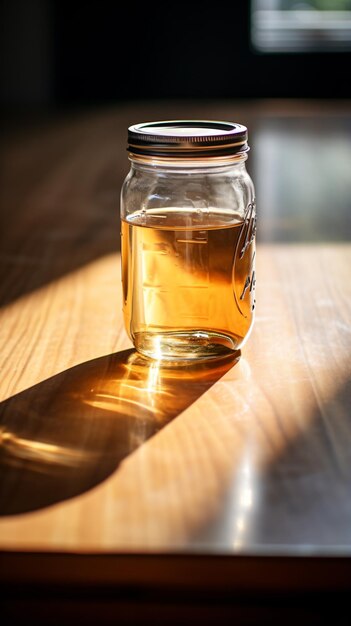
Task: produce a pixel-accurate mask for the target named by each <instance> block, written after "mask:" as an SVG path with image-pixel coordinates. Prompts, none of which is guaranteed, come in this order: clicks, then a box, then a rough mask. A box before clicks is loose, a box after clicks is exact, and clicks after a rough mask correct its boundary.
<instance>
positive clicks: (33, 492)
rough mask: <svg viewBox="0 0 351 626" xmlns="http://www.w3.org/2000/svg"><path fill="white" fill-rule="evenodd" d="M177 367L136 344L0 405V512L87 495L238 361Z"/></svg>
mask: <svg viewBox="0 0 351 626" xmlns="http://www.w3.org/2000/svg"><path fill="white" fill-rule="evenodd" d="M239 358H240V352H239V351H238V352H237V353H234V354H233V355H232V356H227V357H222V358H220V359H216V360H209V361H200V362H184V363H182V364H178V365H176V366H175V365H172V364H167V363H162V364H161V362H160V361H152V360H150V359H147V358H144V357H142V356H140V355H139V354H138V353H136V352H135V351H134V350H125V351H123V352H119V353H115V354H110V355H106V356H103V357H100V358H97V359H94V360H92V361H87V362H86V363H82V364H80V365H77V366H76V367H73V368H70V369H67V370H65V371H64V372H62V373H60V374H57V375H56V376H53V377H51V378H49V379H47V380H44V381H43V382H41V383H38V384H37V385H34V386H33V387H30V388H29V389H27V390H25V391H23V392H21V393H19V394H17V395H15V396H13V397H11V398H9V399H8V400H5V401H4V402H2V403H1V404H0V468H1V471H0V515H2V516H6V515H18V514H21V513H27V512H29V511H35V510H38V509H42V508H44V507H47V506H50V505H52V504H55V503H57V502H60V501H62V500H66V499H69V498H72V497H75V496H78V495H79V494H82V493H84V492H86V491H88V490H90V489H92V488H93V487H95V486H96V485H98V484H99V483H101V482H102V481H104V480H105V479H106V478H108V477H109V476H110V475H111V474H113V472H115V470H116V469H117V468H118V466H119V464H120V463H121V461H122V460H123V459H124V458H125V457H127V456H128V455H129V454H131V453H132V452H133V451H134V450H135V449H136V448H138V447H139V446H140V445H142V444H143V443H144V442H145V441H147V440H148V439H149V438H150V437H152V436H154V435H155V434H156V433H157V432H158V431H159V430H161V429H162V428H163V427H164V426H166V425H167V424H169V422H171V421H172V420H173V419H174V418H175V417H176V416H177V415H179V414H180V413H181V412H182V411H184V410H185V409H186V408H187V407H188V406H190V405H191V404H192V403H193V402H195V400H196V399H197V398H198V397H200V396H201V395H202V394H203V393H205V391H206V390H207V389H208V388H209V387H211V386H212V385H213V384H214V383H215V382H216V381H217V380H219V378H221V376H223V375H224V374H225V373H226V372H227V371H228V370H229V369H230V368H231V367H233V365H234V364H236V363H237V362H238V361H239Z"/></svg>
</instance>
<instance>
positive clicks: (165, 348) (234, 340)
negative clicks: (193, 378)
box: [134, 330, 243, 361]
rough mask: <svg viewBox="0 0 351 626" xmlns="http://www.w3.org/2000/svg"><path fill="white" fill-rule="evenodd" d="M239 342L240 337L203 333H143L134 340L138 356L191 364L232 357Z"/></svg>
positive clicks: (209, 332)
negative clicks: (200, 360)
mask: <svg viewBox="0 0 351 626" xmlns="http://www.w3.org/2000/svg"><path fill="white" fill-rule="evenodd" d="M242 342H243V338H242V337H236V336H228V335H225V334H223V333H219V332H215V331H204V330H191V331H190V330H189V331H178V332H177V331H175V332H168V333H167V332H166V333H162V332H154V333H150V332H143V333H136V334H135V336H134V345H135V348H136V350H137V351H138V352H140V353H141V354H143V355H144V356H147V357H149V358H151V359H157V360H160V359H161V360H165V361H194V360H197V359H214V358H218V357H222V356H227V355H232V354H234V353H235V352H237V351H238V349H239V348H240V346H241V344H242Z"/></svg>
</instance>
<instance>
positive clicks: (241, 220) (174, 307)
mask: <svg viewBox="0 0 351 626" xmlns="http://www.w3.org/2000/svg"><path fill="white" fill-rule="evenodd" d="M248 150H249V147H248V144H247V129H246V127H245V126H242V125H241V124H236V123H230V122H222V121H202V120H185V121H184V120H180V121H160V122H151V123H142V124H136V125H134V126H131V127H130V128H129V132H128V152H129V159H130V164H131V167H130V171H129V173H128V175H127V177H126V179H125V181H124V184H123V187H122V192H121V233H122V244H121V253H122V283H123V314H124V322H125V328H126V331H127V333H128V335H129V337H130V339H131V340H132V342H133V344H134V346H135V348H136V350H137V351H138V352H140V353H141V354H143V355H145V356H148V357H151V358H153V359H164V360H167V361H184V360H188V359H209V358H216V357H219V356H224V355H229V354H232V353H235V352H237V351H238V350H239V349H240V348H241V347H242V346H243V345H244V343H245V341H246V339H247V338H248V336H249V333H250V330H251V328H252V324H253V319H254V309H255V284H256V277H255V256H256V252H255V234H256V208H255V192H254V186H253V183H252V180H251V178H250V176H249V175H248V173H247V171H246V167H245V161H246V159H247V155H248Z"/></svg>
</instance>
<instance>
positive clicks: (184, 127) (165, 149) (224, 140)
mask: <svg viewBox="0 0 351 626" xmlns="http://www.w3.org/2000/svg"><path fill="white" fill-rule="evenodd" d="M128 150H129V152H131V153H133V154H141V155H148V156H158V157H174V158H177V157H182V158H184V157H185V158H187V157H207V156H214V157H215V156H224V155H231V154H233V155H235V154H244V153H245V152H248V150H249V146H248V144H247V128H246V127H245V126H242V125H241V124H235V123H233V122H219V121H209V120H168V121H161V122H146V123H142V124H134V125H133V126H130V127H129V129H128Z"/></svg>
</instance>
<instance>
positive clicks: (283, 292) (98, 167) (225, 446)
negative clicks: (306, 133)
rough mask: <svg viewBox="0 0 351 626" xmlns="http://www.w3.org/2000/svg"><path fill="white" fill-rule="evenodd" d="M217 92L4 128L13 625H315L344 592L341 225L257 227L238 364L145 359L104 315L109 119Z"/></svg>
mask: <svg viewBox="0 0 351 626" xmlns="http://www.w3.org/2000/svg"><path fill="white" fill-rule="evenodd" d="M289 106H290V105H289V103H285V104H284V106H283V105H282V106H281V108H280V109H279V111H280V117H279V119H280V120H284V119H291V118H292V117H294V116H295V117H294V119H296V118H299V119H300V120H301V124H302V125H303V124H305V125H306V124H307V126H308V124H309V121H308V120H310V119H311V117H312V118H313V116H312V113H311V110H310V108H309V106H310V107H312V110H313V106H312V105H308V104H307V105H305V108H304V109H299V108H297V109H296V107H295V108H294V109H293V110H290V108H289ZM232 107H233V104H230V103H212V104H211V103H207V104H203V106H202V109H201V111H199V110H198V105H195V104H193V105H187V104H186V103H182V104H181V103H173V104H172V103H169V104H167V105H165V106H164V107H163V108H162V107H161V106H160V104H158V105H153V104H152V103H149V104H144V105H141V104H140V105H134V107H131V108H130V107H129V108H128V107H119V108H116V109H113V110H108V111H106V110H104V111H97V112H93V113H92V112H89V113H85V114H82V115H80V116H78V115H76V116H72V117H70V118H67V117H63V118H60V119H55V121H52V120H47V121H46V120H41V122H40V124H35V125H33V124H32V125H22V127H21V128H20V129H17V130H7V131H6V132H5V134H4V137H3V146H4V150H3V155H4V156H3V185H2V216H3V218H4V226H3V228H2V231H1V235H2V243H1V251H0V252H1V283H0V300H1V310H0V338H1V379H0V392H1V400H2V402H1V408H0V414H1V430H0V464H1V474H0V514H1V518H0V548H1V550H2V552H1V555H0V581H1V588H2V591H3V592H4V595H5V599H4V605H3V606H4V614H5V615H7V616H8V619H9V620H11V621H12V623H17V622H16V619H17V620H20V619H21V618H23V617H24V616H27V615H29V614H30V612H31V611H32V612H33V614H35V615H36V619H37V623H47V622H48V620H50V622H51V623H56V621H55V620H57V623H60V622H61V620H62V621H63V620H66V621H67V620H70V619H71V620H72V623H73V621H76V620H79V619H81V618H82V616H83V617H84V623H89V624H90V623H96V622H97V620H100V621H105V622H106V623H116V615H117V616H118V619H119V620H120V621H119V622H118V623H131V622H133V620H134V621H135V622H136V623H139V621H140V623H141V621H144V622H145V620H146V621H147V619H146V618H150V619H151V617H152V618H154V617H155V615H156V617H157V619H158V620H159V621H160V623H172V624H173V623H174V624H178V623H181V622H184V623H188V621H189V623H197V622H196V621H195V622H194V620H196V619H199V620H200V622H199V623H202V624H207V623H213V622H212V620H217V621H218V620H220V619H222V620H226V619H229V618H233V617H236V618H237V619H238V620H239V622H238V623H240V624H246V623H250V624H251V623H256V622H255V621H250V620H254V619H256V618H257V619H261V620H263V621H261V622H260V623H265V622H264V620H265V619H267V620H268V619H269V620H270V623H281V620H284V621H285V623H295V620H297V619H301V616H302V617H305V618H306V619H307V618H308V619H309V620H310V622H309V623H321V622H320V621H316V622H315V621H313V620H314V619H317V620H318V619H320V620H323V617H325V618H326V621H327V622H328V620H329V619H330V614H329V611H333V615H334V616H335V606H336V604H337V605H338V606H340V603H341V601H342V600H343V599H345V598H346V597H347V593H349V592H350V590H351V565H350V555H351V497H350V495H351V482H350V481H351V423H350V399H351V387H350V369H351V367H350V343H351V342H350V338H351V325H350V302H351V281H350V267H351V245H350V243H349V233H348V232H347V229H346V230H345V224H347V223H348V222H347V220H346V222H345V221H343V220H342V219H340V220H339V221H340V228H339V230H338V233H339V234H338V237H333V238H332V239H333V240H331V241H324V242H320V241H319V242H318V241H308V240H307V241H304V240H303V237H302V238H301V237H295V242H294V236H291V228H290V230H289V231H288V232H289V233H290V234H289V237H287V239H290V240H291V241H289V242H287V241H283V242H282V241H280V242H279V241H276V240H274V239H276V238H275V237H274V236H273V235H272V236H271V237H270V236H269V233H268V234H267V232H268V231H267V225H266V228H265V227H263V232H264V233H265V235H264V236H263V237H262V238H261V240H260V241H259V245H258V252H257V265H258V267H257V276H258V278H257V292H258V293H257V302H258V306H257V317H256V323H255V327H254V331H253V333H252V336H251V338H250V340H249V342H248V344H247V345H246V347H245V348H244V350H243V354H242V356H241V358H240V359H239V358H238V359H227V360H222V361H219V362H218V363H216V364H213V363H208V364H206V365H203V364H201V365H188V366H186V367H185V366H184V367H181V368H178V369H174V368H162V367H161V366H160V365H159V364H158V363H157V362H155V363H150V362H146V361H145V360H143V359H141V358H140V357H138V356H137V355H136V353H135V352H134V351H133V350H132V349H131V345H130V343H129V340H128V339H127V337H126V334H125V332H124V330H123V324H122V318H121V284H120V256H119V251H118V250H119V222H118V193H119V187H120V184H121V181H122V179H123V177H124V175H125V173H126V170H127V168H128V163H127V158H126V155H125V153H124V141H125V129H126V126H127V124H128V123H131V122H133V121H141V120H144V119H151V118H152V117H153V118H157V117H164V118H166V117H190V116H194V117H195V116H197V117H212V118H214V117H216V118H218V119H221V118H222V119H226V118H227V119H232V118H233V115H232ZM186 110H188V111H189V110H190V114H191V115H189V113H188V115H186ZM153 111H156V114H155V113H154V114H153ZM335 111H336V112H335ZM239 112H240V107H239ZM334 113H335V116H334V118H333V119H336V120H339V121H340V120H344V121H345V120H346V119H348V117H347V112H346V113H345V107H344V109H342V110H341V111H340V109H338V108H337V107H336V109H335V110H334ZM319 114H320V116H322V117H323V115H324V116H326V115H327V113H326V112H325V111H324V112H323V111H322V112H319ZM276 115H277V105H276V104H275V105H274V104H269V103H253V104H252V105H251V106H249V107H246V108H243V110H242V111H241V117H240V119H239V115H237V116H236V119H237V120H238V121H243V122H244V123H245V122H247V123H248V124H250V123H251V125H252V126H254V128H256V132H257V133H258V134H257V136H258V138H259V129H260V128H261V129H262V128H263V129H264V128H266V127H267V125H268V126H269V124H270V123H271V121H272V119H273V118H274V116H276ZM313 119H315V118H313ZM319 119H320V118H319ZM325 119H327V120H329V122H328V123H329V124H331V121H330V120H331V119H332V118H331V117H330V118H328V117H324V120H325ZM306 120H307V122H306ZM265 124H266V126H265ZM255 125H256V126H255ZM330 127H332V126H330ZM257 129H258V130H257ZM255 167H256V169H257V165H256V166H255ZM272 180H273V182H272V181H271V182H272V185H274V178H273V179H272ZM314 182H315V184H316V185H318V178H317V179H316V180H315V181H314ZM339 191H340V190H339ZM344 191H345V190H344ZM336 193H337V192H336ZM349 197H350V196H348V197H347V199H346V200H345V202H349ZM258 205H259V206H260V200H259V202H258ZM283 214H284V209H283V208H282V217H283ZM268 218H269V216H268V217H267V220H268V223H269V219H268ZM270 219H272V217H271V218H270ZM306 219H307V218H306ZM264 220H265V213H264V211H263V214H262V215H261V221H262V223H263V224H264ZM273 221H274V220H273ZM322 221H323V220H322ZM276 223H277V222H276ZM289 224H290V222H289ZM300 227H301V224H300V223H298V224H297V230H296V231H295V232H300V231H299V229H300ZM316 228H317V230H318V226H316ZM272 232H273V231H272ZM281 239H284V237H281ZM301 239H302V240H301ZM316 594H320V595H318V599H316V597H317V596H316ZM187 620H188V621H187ZM274 620H276V622H275V621H274ZM147 623H148V622H147ZM223 623H225V622H224V621H223ZM328 623H331V622H330V621H329V622H328Z"/></svg>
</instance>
